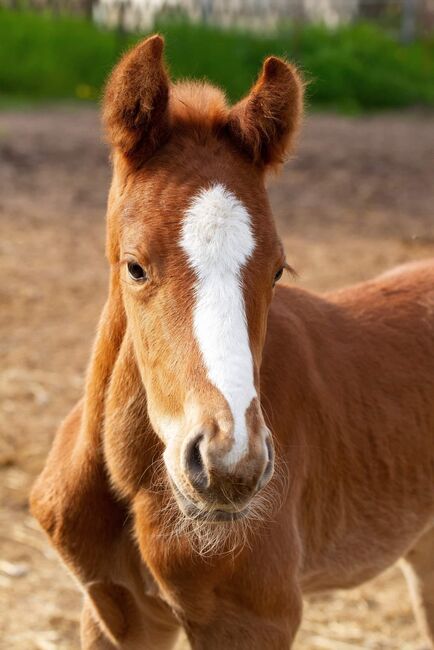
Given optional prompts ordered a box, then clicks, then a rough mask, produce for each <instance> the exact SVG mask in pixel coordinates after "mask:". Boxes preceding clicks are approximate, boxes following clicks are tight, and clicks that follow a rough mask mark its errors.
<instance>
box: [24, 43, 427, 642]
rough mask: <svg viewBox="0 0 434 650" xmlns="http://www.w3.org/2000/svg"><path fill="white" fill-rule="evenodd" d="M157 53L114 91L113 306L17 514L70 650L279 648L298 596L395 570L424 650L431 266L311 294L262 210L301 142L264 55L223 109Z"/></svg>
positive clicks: (278, 64)
mask: <svg viewBox="0 0 434 650" xmlns="http://www.w3.org/2000/svg"><path fill="white" fill-rule="evenodd" d="M162 50H163V41H162V39H161V38H160V37H159V36H154V37H152V38H149V39H148V40H145V41H144V42H142V43H141V44H139V45H138V46H137V47H136V48H135V49H133V50H132V51H131V52H129V53H128V54H127V55H126V56H125V57H124V58H123V59H122V60H121V62H120V63H119V65H118V66H117V67H116V69H115V70H114V72H113V74H112V76H111V78H110V80H109V82H108V86H107V91H106V95H105V102H104V122H105V127H106V132H107V136H108V139H109V141H110V144H111V146H112V149H113V183H112V186H111V191H110V197H109V204H108V240H107V251H108V257H109V260H110V264H111V278H110V290H109V296H108V300H107V303H106V306H105V308H104V310H103V313H102V316H101V320H100V324H99V329H98V333H97V337H96V342H95V346H94V349H93V353H92V360H91V363H90V367H89V373H88V378H87V384H86V392H85V396H84V399H83V400H82V401H80V402H79V403H78V404H77V405H76V406H75V407H74V408H73V410H72V411H71V413H70V414H69V415H68V417H67V418H66V420H65V422H64V423H63V425H62V426H61V428H60V430H59V432H58V433H57V436H56V439H55V441H54V444H53V448H52V450H51V453H50V456H49V458H48V461H47V464H46V467H45V469H44V471H43V473H42V475H41V476H40V477H39V479H38V481H37V483H36V485H35V487H34V489H33V492H32V495H31V505H32V512H33V513H34V515H35V516H36V517H37V518H38V519H39V521H40V522H41V524H42V526H43V527H44V529H45V530H46V531H47V533H48V535H49V536H50V538H51V541H52V543H53V545H54V546H55V548H56V549H57V551H58V552H59V554H60V556H61V557H62V559H63V560H64V562H65V563H66V565H67V566H68V567H69V569H70V570H71V571H72V573H73V574H74V576H75V577H76V578H77V579H78V582H79V584H80V586H81V588H82V590H83V593H84V609H83V616H82V647H83V648H85V649H87V650H89V649H92V650H109V649H110V648H123V649H125V650H139V649H141V650H144V649H166V648H167V649H168V648H172V647H173V645H174V643H175V641H176V638H177V634H178V630H179V628H180V626H183V627H184V629H185V631H186V633H187V635H188V638H189V641H190V643H191V646H192V647H193V648H194V649H195V650H199V649H200V650H214V649H215V650H217V649H218V650H220V649H226V648H230V649H233V650H237V649H239V650H252V649H253V650H255V649H256V650H264V649H279V650H280V649H281V650H283V649H285V650H287V649H288V648H289V647H290V646H291V644H292V642H293V639H294V637H295V634H296V632H297V628H298V626H299V623H300V619H301V612H302V594H304V593H309V592H312V591H315V590H323V589H330V588H342V587H352V586H353V585H357V584H359V583H360V582H362V581H364V580H366V579H368V578H371V577H373V576H375V575H377V574H378V573H379V572H381V571H382V570H383V569H385V568H386V567H388V566H389V565H391V564H392V563H393V562H395V561H396V560H397V559H398V558H401V557H402V558H405V563H406V572H407V574H408V576H409V579H410V581H411V585H412V589H413V595H414V600H415V603H416V604H417V611H418V614H419V616H420V618H421V621H422V622H423V624H424V626H425V630H426V633H427V635H428V637H429V638H430V640H431V641H430V642H431V643H432V641H433V634H434V556H433V553H434V528H433V524H434V264H433V263H432V262H430V263H424V264H417V265H413V266H411V267H409V268H403V269H398V270H397V271H395V272H393V273H390V274H388V275H385V276H383V277H380V278H378V279H376V280H373V281H371V282H367V283H365V284H362V285H359V286H355V287H352V288H350V289H345V290H342V291H338V292H336V293H333V294H329V295H327V296H326V297H319V296H316V295H313V294H310V293H307V292H305V291H301V290H299V289H295V288H288V287H281V288H277V289H276V290H275V291H274V290H273V287H274V285H275V283H276V281H277V280H278V279H279V278H280V276H281V274H282V270H283V269H284V267H285V266H286V262H285V258H284V255H283V251H282V245H281V243H280V241H279V238H278V236H277V234H276V230H275V226H274V223H273V219H272V216H271V213H270V208H269V205H268V201H267V195H266V191H265V189H264V174H265V172H266V171H267V170H268V169H269V168H271V167H275V166H276V165H278V164H279V163H280V162H281V161H282V159H283V157H284V155H285V153H286V152H287V150H288V147H289V146H290V145H291V142H292V140H293V136H294V134H295V132H296V129H297V126H298V123H299V121H300V115H301V108H302V84H301V82H300V79H299V77H298V75H297V72H296V70H295V69H294V68H293V67H292V66H291V65H289V64H288V63H286V62H285V61H281V60H280V59H277V58H274V57H271V58H268V59H267V60H266V61H265V63H264V66H263V70H262V73H261V76H260V78H259V80H258V82H257V83H256V85H255V86H254V87H253V89H252V90H251V92H250V94H249V95H248V96H247V97H246V98H245V99H244V100H243V101H241V102H240V103H238V104H236V105H235V106H234V107H233V108H230V107H228V106H227V104H226V101H225V98H224V96H223V94H222V93H221V92H220V91H219V90H218V89H216V88H214V87H212V86H209V85H207V84H203V83H180V84H171V83H170V82H169V79H168V76H167V73H166V70H165V67H164V64H163V61H162Z"/></svg>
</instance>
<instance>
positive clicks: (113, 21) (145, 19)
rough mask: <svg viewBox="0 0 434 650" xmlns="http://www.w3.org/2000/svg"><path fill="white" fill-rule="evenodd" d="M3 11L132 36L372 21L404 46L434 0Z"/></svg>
mask: <svg viewBox="0 0 434 650" xmlns="http://www.w3.org/2000/svg"><path fill="white" fill-rule="evenodd" d="M0 6H6V7H9V8H13V9H16V10H20V9H24V8H25V9H32V10H46V9H50V10H51V11H53V12H58V13H64V12H67V13H75V14H81V15H85V16H88V17H89V18H92V19H94V20H95V21H97V22H98V23H100V24H104V25H107V26H111V27H121V28H123V29H125V30H131V31H134V30H148V29H151V28H152V27H153V25H154V24H155V22H156V21H158V20H161V19H162V18H163V19H164V18H168V17H172V18H173V17H179V18H181V17H183V18H186V19H189V20H191V21H195V22H204V23H209V24H214V25H219V26H221V27H240V28H244V29H252V30H256V31H264V32H266V31H268V30H273V29H276V28H277V27H279V26H281V25H282V24H284V23H285V22H296V23H305V22H316V23H318V22H319V23H325V24H326V25H328V26H330V27H335V26H337V25H339V24H345V23H350V22H356V21H360V20H369V21H371V22H375V23H377V24H379V25H382V26H384V27H386V28H388V29H390V30H391V31H393V32H395V33H396V34H397V35H399V36H400V38H401V40H402V41H403V42H406V43H408V42H411V41H413V40H414V39H415V38H416V37H417V36H421V35H424V34H427V33H431V32H432V31H433V30H434V0H0Z"/></svg>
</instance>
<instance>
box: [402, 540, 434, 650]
mask: <svg viewBox="0 0 434 650" xmlns="http://www.w3.org/2000/svg"><path fill="white" fill-rule="evenodd" d="M402 570H403V572H404V575H405V577H406V579H407V584H408V587H409V590H410V594H411V598H412V602H413V608H414V611H415V615H416V618H417V621H418V624H419V626H420V628H421V630H422V632H423V633H424V634H425V636H426V637H427V640H428V642H429V646H428V647H429V648H430V649H434V528H431V529H430V530H428V531H427V532H426V533H424V535H422V537H421V538H420V539H418V541H417V542H416V544H415V545H414V546H413V547H412V548H411V549H410V550H409V551H408V553H407V554H406V556H405V557H404V559H403V562H402Z"/></svg>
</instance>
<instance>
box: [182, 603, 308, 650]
mask: <svg viewBox="0 0 434 650" xmlns="http://www.w3.org/2000/svg"><path fill="white" fill-rule="evenodd" d="M288 603H289V607H288V608H286V607H285V610H286V611H285V612H284V611H283V609H282V611H280V612H279V613H278V614H277V615H276V614H274V615H271V614H270V613H269V614H268V615H267V613H265V612H264V613H262V612H259V611H258V612H253V611H251V610H248V609H246V608H245V607H241V606H240V605H239V604H237V603H235V602H234V601H232V602H228V601H225V602H224V603H223V602H222V603H221V605H220V607H217V609H216V611H215V616H213V618H212V620H211V621H207V622H203V623H200V622H199V620H197V619H196V621H194V622H193V621H185V623H184V626H185V630H186V632H187V636H188V639H189V641H190V644H191V647H192V649H193V650H222V648H230V650H289V649H290V648H292V647H293V646H292V644H293V642H294V638H295V635H296V633H297V631H298V628H299V625H300V622H301V613H302V602H301V598H300V597H299V595H298V594H296V595H294V597H291V595H289V597H288ZM279 609H280V608H279Z"/></svg>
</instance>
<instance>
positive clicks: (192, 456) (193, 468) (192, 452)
mask: <svg viewBox="0 0 434 650" xmlns="http://www.w3.org/2000/svg"><path fill="white" fill-rule="evenodd" d="M202 440H203V435H202V434H199V435H198V436H196V437H195V438H193V439H192V440H190V441H189V442H188V443H187V445H186V447H185V451H184V461H185V469H186V472H187V476H188V478H189V480H190V483H191V484H192V485H193V487H195V488H197V489H199V490H203V489H206V488H207V487H208V483H209V481H208V475H207V472H206V469H205V465H204V462H203V458H202V453H201V451H200V445H201V442H202Z"/></svg>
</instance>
